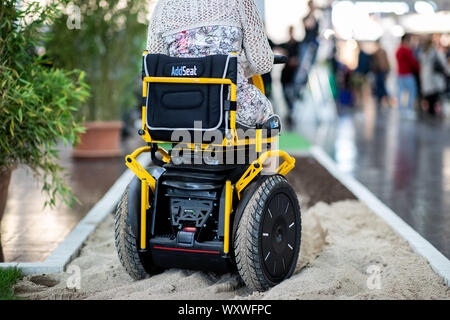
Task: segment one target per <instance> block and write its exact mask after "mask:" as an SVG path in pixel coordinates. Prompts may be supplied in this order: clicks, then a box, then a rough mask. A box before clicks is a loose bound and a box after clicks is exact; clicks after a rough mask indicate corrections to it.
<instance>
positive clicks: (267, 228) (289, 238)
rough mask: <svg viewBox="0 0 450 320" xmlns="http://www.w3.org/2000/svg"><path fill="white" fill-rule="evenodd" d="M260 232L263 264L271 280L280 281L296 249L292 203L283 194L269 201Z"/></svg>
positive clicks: (278, 194) (289, 265) (276, 195)
mask: <svg viewBox="0 0 450 320" xmlns="http://www.w3.org/2000/svg"><path fill="white" fill-rule="evenodd" d="M267 203H268V205H267V209H266V214H265V215H264V221H263V232H262V249H263V250H262V254H263V257H262V258H263V264H264V267H265V269H266V272H267V273H268V274H269V275H270V277H272V278H273V279H282V278H284V276H285V275H286V274H287V273H288V272H289V270H290V267H291V265H292V262H293V257H294V248H296V246H297V244H296V240H295V239H296V230H297V229H296V228H295V227H294V226H295V223H296V221H295V213H294V210H293V203H292V201H291V200H290V199H289V197H288V196H286V194H284V193H283V192H280V193H277V194H275V195H274V196H273V197H272V198H271V200H269V201H268V202H267Z"/></svg>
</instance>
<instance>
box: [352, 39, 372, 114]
mask: <svg viewBox="0 0 450 320" xmlns="http://www.w3.org/2000/svg"><path fill="white" fill-rule="evenodd" d="M362 44H363V43H362V42H357V46H358V48H359V51H358V64H357V66H356V69H355V70H354V72H353V73H352V75H351V81H352V89H353V97H354V100H353V104H354V106H356V107H362V105H363V91H364V90H366V89H367V85H368V75H369V73H370V71H371V66H372V55H370V54H369V53H367V52H366V51H365V50H364V48H363V45H362Z"/></svg>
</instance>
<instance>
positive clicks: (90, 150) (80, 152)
mask: <svg viewBox="0 0 450 320" xmlns="http://www.w3.org/2000/svg"><path fill="white" fill-rule="evenodd" d="M85 127H86V132H85V133H84V134H82V135H81V137H80V138H81V142H80V143H79V144H78V145H77V146H76V147H75V149H74V151H73V157H75V158H111V157H119V156H121V155H122V153H123V152H122V149H121V147H120V135H121V130H122V127H123V123H122V122H121V121H108V122H88V123H85Z"/></svg>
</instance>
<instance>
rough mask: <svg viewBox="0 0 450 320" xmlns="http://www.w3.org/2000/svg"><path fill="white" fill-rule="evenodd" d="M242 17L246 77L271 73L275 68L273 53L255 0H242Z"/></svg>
mask: <svg viewBox="0 0 450 320" xmlns="http://www.w3.org/2000/svg"><path fill="white" fill-rule="evenodd" d="M240 15H241V24H242V29H243V33H244V39H243V47H244V51H245V56H246V60H247V62H248V63H247V66H246V70H245V75H246V77H250V76H252V75H255V74H265V73H268V72H270V71H271V70H272V67H273V52H272V49H271V48H270V45H269V41H268V39H267V35H266V32H265V31H264V24H263V22H262V20H261V17H260V16H259V13H258V8H257V7H256V4H255V3H254V1H253V0H240Z"/></svg>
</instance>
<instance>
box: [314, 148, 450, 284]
mask: <svg viewBox="0 0 450 320" xmlns="http://www.w3.org/2000/svg"><path fill="white" fill-rule="evenodd" d="M310 153H311V155H312V156H313V157H314V158H315V159H316V160H317V161H318V162H319V163H320V164H321V165H322V166H323V167H325V168H326V169H327V170H328V171H329V172H330V173H331V174H332V175H333V176H334V177H335V178H336V179H337V180H339V181H340V182H341V183H342V184H343V185H344V186H345V187H347V188H348V189H349V190H350V191H351V192H352V193H353V194H354V195H355V196H356V197H357V198H358V199H360V200H362V201H363V202H364V203H365V204H366V205H367V206H368V207H369V208H370V209H371V210H372V211H373V212H374V213H375V214H377V215H378V216H379V217H381V218H382V219H383V220H384V221H385V222H386V223H387V224H388V225H389V226H390V227H391V228H392V229H394V231H395V232H397V233H398V234H399V235H400V236H401V237H402V238H404V239H405V240H406V241H407V242H408V243H409V245H410V246H411V248H412V249H413V250H414V252H416V253H417V254H419V255H421V256H422V257H424V258H425V259H427V260H428V262H429V264H430V266H431V268H432V269H433V270H434V271H435V272H436V273H437V274H439V275H440V276H441V277H443V278H444V280H445V283H446V284H447V286H450V260H449V259H447V258H446V257H445V256H444V255H443V254H442V253H440V252H439V251H438V250H437V249H436V248H435V247H434V246H433V245H432V244H431V243H429V242H428V241H427V240H426V239H424V238H423V237H422V236H421V235H420V234H419V233H417V231H415V230H414V229H413V228H411V227H410V226H409V225H408V224H407V223H406V222H405V221H403V220H402V219H401V218H400V217H399V216H398V215H397V214H396V213H395V212H394V211H392V210H391V209H390V208H388V207H387V206H386V205H385V204H384V203H383V202H381V201H380V200H379V199H378V198H377V197H375V195H374V194H373V193H372V192H370V191H369V190H368V189H367V188H366V187H364V186H363V185H362V184H361V183H359V182H358V181H356V180H355V179H354V178H353V177H351V176H350V175H348V174H345V173H343V172H342V171H340V170H339V169H338V167H337V165H336V163H335V162H334V161H333V160H332V159H331V158H330V157H329V156H328V155H327V154H326V153H325V152H324V151H323V150H322V149H321V148H319V147H312V148H311V149H310Z"/></svg>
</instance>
